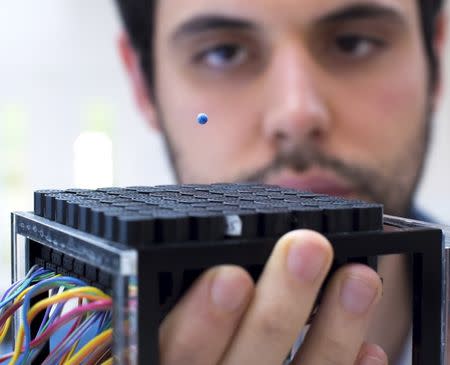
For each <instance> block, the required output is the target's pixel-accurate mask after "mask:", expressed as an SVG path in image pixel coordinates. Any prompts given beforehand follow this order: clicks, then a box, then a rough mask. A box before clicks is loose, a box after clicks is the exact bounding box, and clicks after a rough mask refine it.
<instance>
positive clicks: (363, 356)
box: [355, 343, 388, 365]
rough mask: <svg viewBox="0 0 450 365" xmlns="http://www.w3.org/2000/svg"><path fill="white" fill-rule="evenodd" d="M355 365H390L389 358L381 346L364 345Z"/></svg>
mask: <svg viewBox="0 0 450 365" xmlns="http://www.w3.org/2000/svg"><path fill="white" fill-rule="evenodd" d="M355 365H388V357H387V355H386V352H385V351H384V350H383V349H382V348H381V347H380V346H378V345H375V344H367V343H364V344H363V345H362V346H361V349H360V351H359V354H358V358H357V359H356V362H355Z"/></svg>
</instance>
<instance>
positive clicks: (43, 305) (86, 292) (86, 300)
mask: <svg viewBox="0 0 450 365" xmlns="http://www.w3.org/2000/svg"><path fill="white" fill-rule="evenodd" d="M43 296H45V298H44V299H42V297H43ZM111 309H112V300H111V298H110V297H109V296H108V295H106V294H105V293H103V292H102V291H101V290H99V289H97V288H95V287H92V286H88V285H87V284H86V283H84V282H83V281H81V280H79V279H76V278H72V277H67V276H60V275H56V274H55V273H53V272H51V271H49V270H45V269H43V268H40V267H38V266H34V267H33V268H31V270H30V271H29V272H28V274H27V275H26V276H25V278H24V279H23V280H20V281H18V282H17V283H15V284H13V285H12V286H11V287H10V288H9V289H8V290H7V291H6V292H5V294H4V295H3V297H1V299H0V344H2V343H3V341H5V338H6V335H7V333H8V331H9V329H10V327H11V322H12V316H13V315H14V314H18V315H19V316H18V317H20V326H19V330H18V332H17V334H16V338H15V347H14V351H13V352H11V353H8V354H5V355H1V354H0V364H3V363H6V361H9V362H8V364H9V365H25V364H30V363H31V362H32V361H33V360H34V359H36V357H37V356H38V355H39V354H40V353H41V351H42V350H43V349H44V348H45V347H47V345H48V344H49V343H50V339H51V340H52V342H51V343H52V346H51V349H50V352H49V354H48V356H47V357H46V359H45V360H44V361H43V362H42V365H56V364H60V365H75V364H83V365H98V364H102V365H109V364H112V357H111V356H112V354H111V339H112V328H111V322H112V318H111ZM38 315H40V316H41V318H42V320H41V321H40V324H39V326H38V327H37V326H36V324H35V322H33V320H35V318H36V317H37V316H38ZM31 324H33V326H35V327H34V328H38V330H37V333H36V334H33V335H34V337H33V338H32V330H31ZM35 332H36V331H35Z"/></svg>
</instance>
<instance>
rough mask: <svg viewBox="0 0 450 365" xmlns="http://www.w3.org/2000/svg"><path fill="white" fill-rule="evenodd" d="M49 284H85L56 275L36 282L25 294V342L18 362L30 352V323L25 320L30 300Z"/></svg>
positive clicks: (23, 315)
mask: <svg viewBox="0 0 450 365" xmlns="http://www.w3.org/2000/svg"><path fill="white" fill-rule="evenodd" d="M49 284H52V285H53V284H55V285H58V286H65V285H75V286H87V284H86V283H85V282H83V281H81V280H79V279H75V278H71V277H57V278H51V279H46V280H44V281H41V282H40V283H38V284H36V285H35V286H34V287H33V288H32V289H31V290H30V291H29V292H28V293H27V294H25V297H24V300H23V306H22V318H23V327H24V332H25V343H24V351H23V355H24V357H23V358H22V359H21V360H20V362H19V364H22V363H23V360H24V359H26V358H28V355H29V352H30V343H31V329H30V324H29V323H28V320H27V313H28V311H29V309H30V300H31V298H32V297H33V296H34V295H35V294H36V292H37V291H39V289H41V288H43V287H47V286H48V285H49Z"/></svg>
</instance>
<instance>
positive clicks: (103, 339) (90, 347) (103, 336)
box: [64, 328, 112, 365]
mask: <svg viewBox="0 0 450 365" xmlns="http://www.w3.org/2000/svg"><path fill="white" fill-rule="evenodd" d="M111 339H112V328H110V329H108V330H106V331H104V332H102V333H100V334H99V335H98V336H96V337H95V338H93V339H92V340H91V341H89V342H88V343H87V344H86V345H84V346H83V347H82V348H81V350H80V351H78V352H77V353H76V355H75V356H73V357H71V358H70V359H69V360H68V361H66V363H65V364H64V365H76V364H80V362H81V361H82V359H83V357H85V356H86V355H87V354H89V353H90V352H93V351H94V349H95V348H96V347H97V346H101V345H102V344H104V343H107V342H110V341H111Z"/></svg>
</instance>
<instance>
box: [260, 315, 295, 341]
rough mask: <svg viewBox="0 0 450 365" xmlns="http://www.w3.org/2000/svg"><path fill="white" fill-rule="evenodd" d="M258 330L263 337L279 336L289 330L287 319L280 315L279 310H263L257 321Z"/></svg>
mask: <svg viewBox="0 0 450 365" xmlns="http://www.w3.org/2000/svg"><path fill="white" fill-rule="evenodd" d="M258 327H259V328H258V330H259V331H260V333H261V334H262V335H263V336H264V337H266V338H267V337H268V338H275V339H276V338H279V337H281V336H284V335H285V334H286V333H289V331H290V325H289V321H287V320H286V316H282V315H280V311H278V312H277V311H276V310H273V309H272V310H271V311H268V312H265V313H264V315H262V316H261V319H260V321H258Z"/></svg>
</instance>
